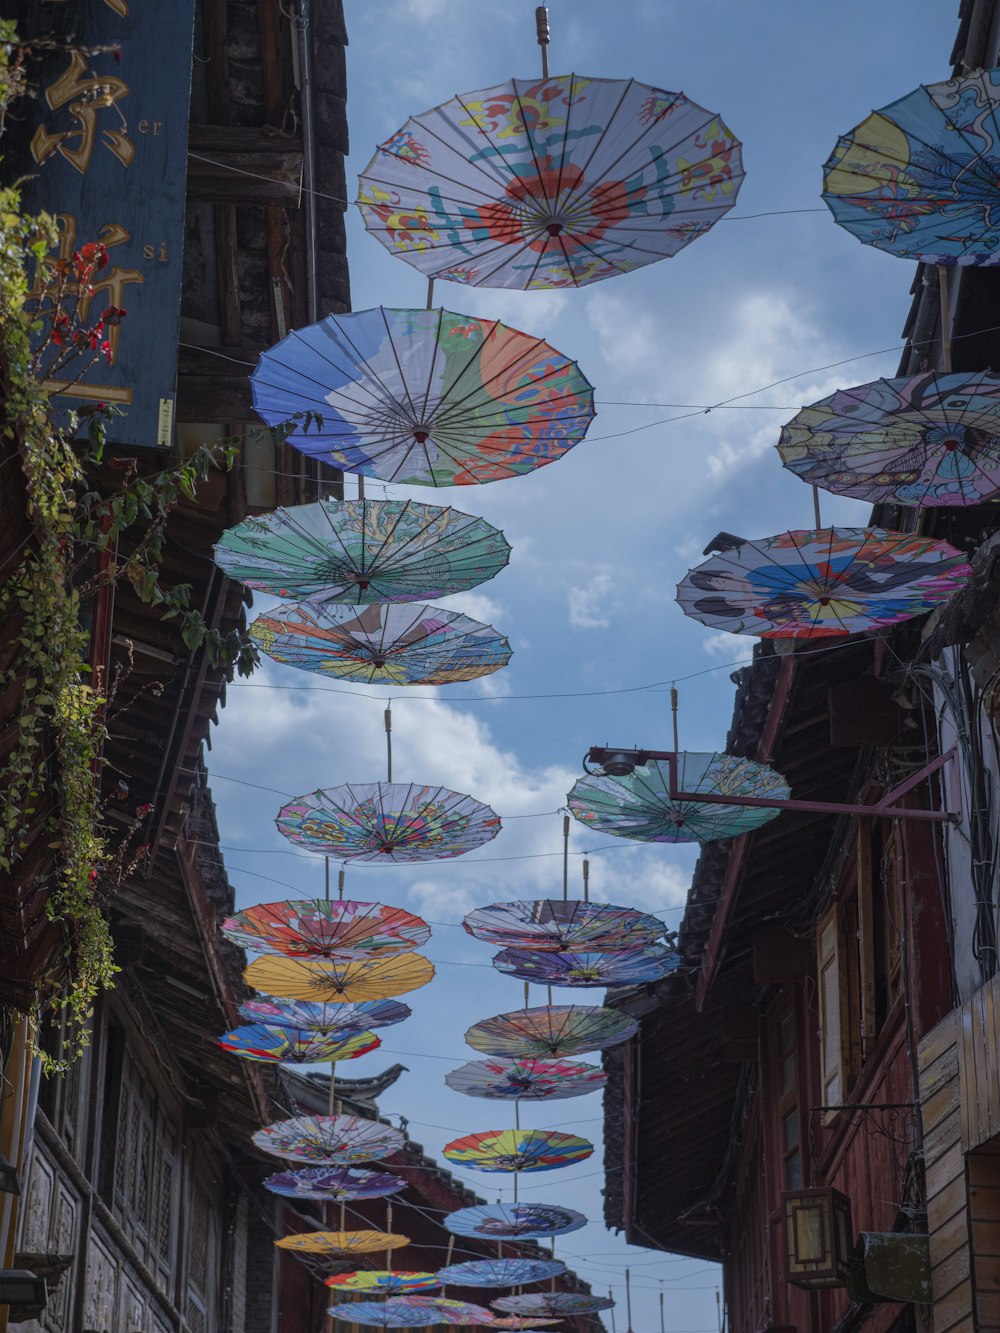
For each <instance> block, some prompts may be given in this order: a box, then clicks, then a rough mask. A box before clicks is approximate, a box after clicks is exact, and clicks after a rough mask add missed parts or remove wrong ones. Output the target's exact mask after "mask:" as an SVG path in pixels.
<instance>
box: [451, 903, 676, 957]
mask: <svg viewBox="0 0 1000 1333" xmlns="http://www.w3.org/2000/svg"><path fill="white" fill-rule="evenodd" d="M462 924H463V925H464V926H465V929H466V930H467V931H468V932H469V934H470V935H472V936H474V937H475V938H476V939H477V940H485V941H486V943H487V944H498V945H500V947H501V948H511V949H551V950H555V951H562V950H570V951H576V950H605V949H648V948H649V947H650V945H652V944H654V943H655V942H656V941H657V940H658V939H660V938H661V937H662V935H663V931H664V925H663V922H662V921H660V920H658V919H657V918H656V917H655V916H649V915H647V914H646V913H645V912H637V911H636V910H635V909H634V908H632V907H614V906H612V905H611V904H610V903H585V902H580V901H579V900H576V901H574V900H572V899H571V900H570V901H569V902H565V901H563V899H561V898H542V899H539V900H537V901H534V902H512V903H491V904H490V906H489V907H477V908H476V909H475V911H473V912H470V913H469V914H468V915H467V916H466V918H465V920H464V921H463V922H462Z"/></svg>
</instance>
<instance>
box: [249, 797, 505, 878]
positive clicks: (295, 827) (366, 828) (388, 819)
mask: <svg viewBox="0 0 1000 1333" xmlns="http://www.w3.org/2000/svg"><path fill="white" fill-rule="evenodd" d="M275 822H276V823H277V825H278V831H279V832H280V833H283V834H284V835H285V837H286V838H288V839H290V840H291V841H292V842H295V843H298V845H299V846H300V847H306V848H308V850H309V851H311V852H319V853H321V854H322V855H324V856H334V857H336V858H337V859H338V860H339V861H347V860H352V861H381V860H382V859H383V858H388V859H389V860H391V861H429V860H442V859H444V858H445V857H449V856H463V855H464V854H465V853H466V852H471V851H472V849H473V848H474V847H481V846H482V844H483V843H484V842H489V841H490V839H491V838H495V837H496V835H497V834H498V833H499V832H500V817H499V816H498V815H497V813H496V812H495V811H494V810H491V809H490V807H489V806H488V805H484V804H483V803H482V802H481V801H477V800H475V799H474V798H473V797H471V796H466V795H464V794H463V793H462V792H457V791H449V790H448V789H447V788H446V787H417V786H414V785H412V784H407V783H404V782H396V783H392V782H371V783H365V784H360V785H354V786H352V785H347V786H343V787H332V788H330V789H329V790H328V791H314V792H310V793H309V794H308V795H307V796H300V797H298V798H297V799H296V800H294V801H292V802H290V804H288V805H286V806H283V807H282V809H281V810H280V811H279V812H278V818H277V820H276V821H275Z"/></svg>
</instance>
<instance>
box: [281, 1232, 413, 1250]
mask: <svg viewBox="0 0 1000 1333" xmlns="http://www.w3.org/2000/svg"><path fill="white" fill-rule="evenodd" d="M274 1243H275V1245H277V1246H278V1247H279V1249H282V1250H296V1251H298V1252H299V1253H300V1254H374V1253H375V1251H377V1250H398V1249H399V1248H400V1246H402V1245H409V1243H410V1238H409V1236H400V1235H398V1234H396V1233H394V1232H392V1231H300V1232H298V1233H297V1234H296V1235H294V1236H285V1237H283V1238H282V1239H281V1240H276V1241H275V1242H274Z"/></svg>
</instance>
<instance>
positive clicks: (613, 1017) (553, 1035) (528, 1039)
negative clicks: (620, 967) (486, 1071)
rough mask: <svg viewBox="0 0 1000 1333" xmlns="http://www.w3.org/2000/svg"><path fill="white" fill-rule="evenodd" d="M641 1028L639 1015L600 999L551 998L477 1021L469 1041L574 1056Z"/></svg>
mask: <svg viewBox="0 0 1000 1333" xmlns="http://www.w3.org/2000/svg"><path fill="white" fill-rule="evenodd" d="M638 1031H639V1023H638V1020H637V1019H634V1018H630V1017H629V1016H628V1015H627V1014H622V1013H619V1012H618V1010H617V1009H602V1008H600V1007H599V1006H596V1005H580V1004H550V1005H545V1006H544V1007H543V1008H538V1009H516V1010H514V1011H513V1012H512V1013H507V1014H497V1016H496V1017H495V1018H484V1019H482V1020H481V1021H480V1022H479V1023H474V1024H473V1026H472V1027H471V1028H469V1030H468V1032H466V1034H465V1040H466V1042H467V1043H468V1044H469V1045H470V1046H471V1047H472V1048H473V1050H476V1051H482V1053H483V1054H484V1055H501V1056H507V1057H510V1058H514V1059H517V1058H518V1057H520V1056H525V1055H529V1056H530V1055H534V1056H543V1057H547V1056H566V1055H569V1056H572V1055H581V1054H582V1053H583V1052H584V1051H599V1050H603V1049H604V1048H605V1047H607V1046H617V1045H618V1044H619V1042H623V1041H628V1039H629V1038H630V1037H634V1036H635V1034H636V1033H637V1032H638Z"/></svg>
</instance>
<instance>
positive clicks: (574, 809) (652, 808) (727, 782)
mask: <svg viewBox="0 0 1000 1333" xmlns="http://www.w3.org/2000/svg"><path fill="white" fill-rule="evenodd" d="M677 783H678V788H679V790H680V791H691V792H706V793H709V794H711V795H713V796H727V795H728V796H759V797H771V798H773V799H775V800H782V801H786V800H788V798H789V794H790V793H789V787H788V783H787V782H786V781H785V779H784V778H783V777H782V776H781V775H780V774H779V773H776V772H775V771H774V769H773V768H768V767H767V766H766V764H757V763H754V762H753V761H752V760H750V759H739V758H737V757H736V756H735V755H730V754H693V753H690V752H687V751H683V750H682V751H680V753H679V754H678V755H677ZM566 800H567V803H568V805H569V809H570V813H571V814H573V815H574V816H575V817H576V818H577V819H579V821H580V822H581V824H586V825H587V827H588V828H590V829H593V830H594V831H595V832H597V833H613V834H615V836H616V837H620V838H634V839H636V841H638V842H714V841H715V840H716V839H718V838H734V837H736V835H737V834H739V833H747V832H749V831H750V830H751V829H755V828H759V827H760V826H761V825H762V824H767V823H768V822H769V821H770V820H772V819H777V817H778V815H779V814H780V811H779V810H769V809H767V808H766V807H765V806H760V805H715V804H714V803H713V804H699V802H698V801H688V800H677V799H675V798H673V797H671V795H670V771H669V769H668V767H667V765H666V763H664V762H662V761H660V760H654V761H653V762H651V763H649V764H647V765H645V766H644V767H641V768H637V769H635V771H634V772H633V773H630V774H629V775H628V776H627V777H624V778H613V777H608V776H607V775H605V774H601V773H595V774H588V776H587V777H585V778H580V779H579V780H578V781H577V782H576V783H575V784H574V786H573V790H572V791H571V792H570V793H569V796H568V797H567V798H566Z"/></svg>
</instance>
